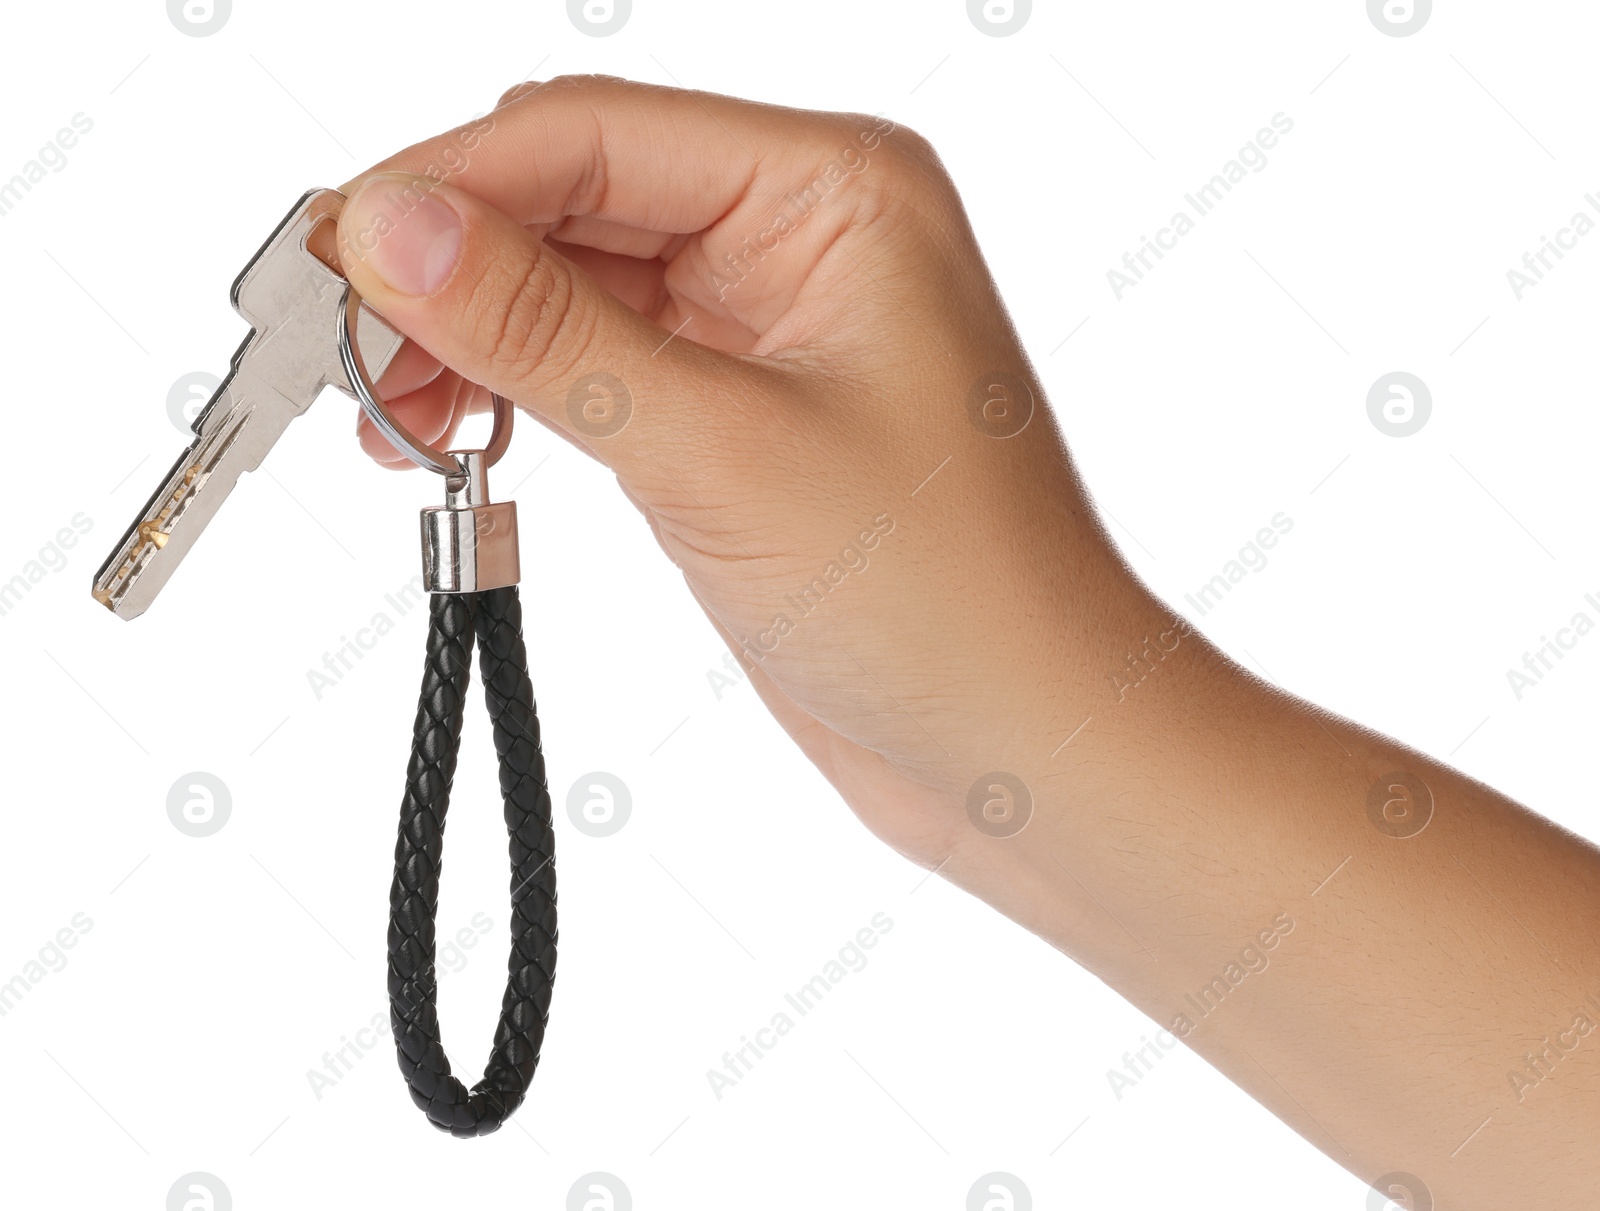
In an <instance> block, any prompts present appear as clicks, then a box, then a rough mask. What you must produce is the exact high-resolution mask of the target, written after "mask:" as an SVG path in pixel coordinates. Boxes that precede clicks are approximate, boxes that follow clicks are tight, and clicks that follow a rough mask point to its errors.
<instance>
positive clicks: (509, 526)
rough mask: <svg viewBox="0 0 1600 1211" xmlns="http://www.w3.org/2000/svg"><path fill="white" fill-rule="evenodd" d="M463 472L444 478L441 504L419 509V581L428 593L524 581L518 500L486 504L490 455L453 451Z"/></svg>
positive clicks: (470, 590) (500, 586)
mask: <svg viewBox="0 0 1600 1211" xmlns="http://www.w3.org/2000/svg"><path fill="white" fill-rule="evenodd" d="M450 453H451V455H452V456H453V457H454V458H456V459H457V460H458V461H459V462H460V464H461V466H462V468H463V470H464V472H465V473H464V474H454V475H446V476H445V481H444V486H445V492H444V501H445V503H444V504H443V506H438V505H435V506H433V507H430V508H427V509H424V510H422V579H423V583H424V585H425V586H426V588H427V590H428V592H430V593H478V592H482V591H483V590H485V589H503V588H505V587H506V586H508V585H514V584H516V583H517V582H518V581H519V580H521V579H522V561H521V558H520V556H519V554H518V551H517V502H516V501H514V500H508V501H505V502H503V503H501V504H497V505H495V504H490V503H489V482H488V463H489V461H490V460H489V457H488V455H487V454H486V453H485V452H484V451H482V450H453V451H451V452H450Z"/></svg>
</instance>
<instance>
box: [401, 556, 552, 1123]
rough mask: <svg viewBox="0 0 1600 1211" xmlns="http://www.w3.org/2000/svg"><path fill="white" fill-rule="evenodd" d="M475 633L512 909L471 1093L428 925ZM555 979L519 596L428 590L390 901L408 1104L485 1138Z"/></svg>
mask: <svg viewBox="0 0 1600 1211" xmlns="http://www.w3.org/2000/svg"><path fill="white" fill-rule="evenodd" d="M474 632H476V635H477V641H478V657H479V662H480V672H481V673H482V676H483V685H484V695H485V697H486V698H487V699H488V704H489V716H490V718H491V719H492V720H493V723H494V747H495V751H496V753H498V754H499V758H500V793H501V795H502V796H503V798H504V799H505V818H506V829H507V831H508V832H509V833H510V836H511V906H512V907H511V958H510V962H509V975H508V978H507V981H506V993H505V999H504V1001H503V1002H502V1004H501V1010H500V1025H499V1027H498V1029H496V1031H495V1036H494V1051H493V1053H492V1054H491V1055H490V1057H489V1064H488V1067H487V1068H486V1069H485V1070H484V1074H483V1079H482V1080H481V1081H479V1082H478V1083H477V1084H476V1085H474V1086H473V1087H472V1090H471V1091H470V1092H468V1090H467V1088H466V1086H464V1085H463V1084H462V1083H461V1082H460V1080H458V1079H457V1078H456V1077H455V1076H453V1075H452V1074H451V1071H450V1061H449V1060H448V1059H447V1058H446V1057H445V1053H444V1047H443V1046H442V1044H441V1043H440V1041H439V1015H438V1010H437V1005H436V996H437V992H438V984H437V974H436V972H435V969H434V917H435V914H436V913H437V911H438V907H439V869H440V856H441V853H442V851H443V842H444V822H445V812H446V811H447V810H448V808H449V806H450V783H451V780H452V779H453V778H454V776H455V769H456V754H457V750H458V749H459V747H460V741H461V720H462V716H463V713H464V708H465V701H466V693H467V686H468V683H469V682H470V680H471V673H472V664H471V661H472V642H473V635H474ZM555 969H556V874H555V838H554V835H553V834H552V832H551V829H550V792H549V789H548V787H547V786H546V785H545V773H544V754H543V752H542V751H541V749H540V747H539V718H538V716H537V715H536V714H535V713H534V705H533V686H532V684H531V683H530V682H529V680H528V657H527V652H526V650H525V649H524V646H523V642H522V604H521V602H520V600H519V599H518V597H517V590H516V588H515V586H513V587H510V588H504V589H491V590H488V591H486V592H482V593H476V594H452V593H436V594H433V596H432V599H431V602H430V606H429V619H428V659H427V665H426V668H425V669H424V672H423V677H422V699H421V702H420V703H419V704H418V707H417V723H416V729H415V732H414V733H413V736H412V750H411V764H410V766H409V767H408V768H407V771H406V794H405V800H404V801H403V802H402V804H401V806H400V837H399V841H398V842H397V843H396V845H395V855H394V885H393V886H392V887H391V889H390V891H389V1020H390V1023H391V1024H392V1025H393V1027H394V1041H395V1050H396V1053H397V1055H398V1057H399V1060H400V1071H401V1072H402V1073H403V1074H404V1075H405V1078H406V1084H407V1085H408V1086H410V1089H411V1099H412V1101H414V1102H416V1104H417V1105H418V1106H420V1107H422V1109H423V1111H424V1112H425V1113H426V1114H427V1116H428V1120H429V1121H430V1122H431V1123H433V1125H434V1126H435V1127H438V1128H439V1129H440V1130H441V1131H448V1132H450V1134H452V1135H455V1136H461V1137H463V1138H464V1137H467V1136H473V1135H487V1134H489V1133H490V1132H491V1131H494V1130H496V1129H498V1128H499V1126H500V1124H501V1123H503V1122H504V1121H505V1120H506V1119H507V1118H509V1117H510V1116H511V1114H512V1112H513V1111H515V1110H516V1108H517V1107H518V1106H520V1105H521V1104H522V1099H523V1098H524V1097H525V1096H526V1095H527V1092H528V1085H529V1083H530V1082H531V1081H532V1080H533V1072H534V1069H535V1068H536V1067H538V1064H539V1047H540V1044H541V1043H542V1042H543V1041H544V1028H545V1021H546V1019H547V1018H548V1017H549V1014H550V989H551V984H552V982H553V981H554V979H555Z"/></svg>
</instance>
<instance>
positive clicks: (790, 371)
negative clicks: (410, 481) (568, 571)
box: [339, 78, 1165, 868]
mask: <svg viewBox="0 0 1600 1211" xmlns="http://www.w3.org/2000/svg"><path fill="white" fill-rule="evenodd" d="M452 162H454V163H455V164H456V169H455V171H453V172H449V173H448V181H447V182H445V183H437V182H435V181H432V180H430V179H428V178H426V177H421V178H419V177H418V176H417V175H416V174H418V173H420V172H423V171H424V170H425V169H427V168H428V166H430V165H435V166H438V165H441V164H445V165H448V164H450V163H452ZM435 171H436V172H437V168H435ZM347 190H350V191H352V192H351V196H350V199H349V202H348V204H347V205H346V207H345V210H344V214H343V217H342V219H341V222H340V227H339V253H340V256H341V259H342V261H343V264H344V268H345V271H346V272H347V273H348V275H349V277H350V279H351V281H352V282H354V283H355V286H356V288H357V289H358V290H359V291H360V292H361V293H362V295H363V296H364V297H365V298H366V299H367V301H368V302H370V303H371V304H372V305H373V306H374V307H375V308H377V310H378V311H379V312H381V313H382V314H383V315H384V316H386V317H387V318H388V319H389V320H390V321H391V322H392V323H393V324H395V325H396V326H397V327H398V328H400V329H401V330H402V331H403V332H405V333H406V334H407V335H408V336H409V337H410V338H412V341H413V342H414V343H413V344H412V345H410V346H408V349H407V351H406V352H405V353H404V354H403V355H402V356H401V357H400V358H399V359H398V360H397V362H396V364H395V366H394V367H393V368H392V369H391V370H390V372H389V373H388V374H387V375H386V377H385V380H384V382H383V383H382V384H381V385H380V386H381V388H382V390H383V391H384V393H385V395H386V396H389V397H391V398H390V399H389V403H390V406H391V407H392V408H393V410H394V411H395V413H396V414H397V415H398V416H399V417H400V418H401V419H402V421H403V423H405V424H406V425H407V426H408V427H410V428H411V429H412V430H413V432H415V433H417V434H418V435H419V436H420V437H421V438H422V439H423V440H435V439H442V438H446V437H448V435H449V434H451V433H453V431H454V429H455V427H456V425H457V424H458V423H459V421H460V420H461V418H462V417H463V416H464V415H465V414H466V413H467V411H468V410H470V409H471V408H472V407H474V406H482V405H483V404H484V402H485V401H486V400H487V398H488V392H487V391H486V390H484V389H483V388H490V389H493V390H494V391H498V392H500V393H501V394H503V395H505V396H507V397H509V398H510V399H512V400H513V401H515V402H516V403H517V404H519V405H520V406H522V407H523V408H525V409H527V410H528V411H530V412H531V413H532V414H533V415H534V416H536V417H538V418H539V419H540V420H542V421H544V422H545V423H546V424H548V425H549V426H551V427H552V428H553V429H555V430H556V431H557V432H558V433H560V434H562V435H563V436H565V437H566V438H568V439H569V440H571V441H573V442H574V443H575V444H577V445H578V446H580V447H581V448H583V449H585V450H587V451H589V452H590V453H591V454H593V455H594V456H595V457H596V458H599V459H600V460H602V461H603V462H605V463H606V464H607V465H608V466H610V467H611V468H612V469H613V470H615V471H616V473H617V478H618V481H619V483H620V484H621V486H622V489H623V491H624V492H625V493H627V495H628V496H629V497H630V498H631V499H632V500H633V502H634V503H635V504H636V505H637V506H638V507H639V509H640V511H641V512H642V513H643V514H644V516H645V518H646V519H647V520H648V522H649V524H650V526H651V528H652V530H653V531H654V532H655V535H656V537H657V539H658V540H659V542H660V544H661V546H662V548H663V550H665V551H666V553H667V555H668V556H669V557H670V558H671V559H672V560H673V561H674V562H675V563H676V564H677V565H678V566H679V567H680V568H682V570H683V574H684V578H685V580H686V581H687V582H688V585H689V588H690V591H691V592H692V593H694V595H695V596H696V598H697V599H698V600H699V602H700V604H701V605H702V606H703V607H704V609H705V611H706V613H707V615H708V616H709V617H710V619H711V621H712V623H713V625H714V626H716V628H717V629H718V631H719V632H721V634H722V636H723V637H724V639H725V640H727V642H728V644H729V646H730V648H731V649H732V650H733V651H734V652H735V653H736V654H738V655H739V657H740V659H741V662H742V663H743V664H744V666H745V667H746V669H747V670H748V671H749V673H750V677H751V680H752V682H753V684H754V686H755V688H756V689H757V691H758V692H759V693H760V695H761V698H762V700H763V701H764V702H765V703H766V704H767V706H768V707H769V708H770V709H771V711H772V712H773V714H774V715H775V716H776V717H777V719H778V720H779V721H780V723H782V725H783V726H784V727H785V728H786V729H787V730H788V732H789V734H790V735H791V736H793V737H794V739H795V741H796V743H798V744H799V745H800V747H801V748H802V749H803V750H804V751H805V753H806V754H807V756H809V757H810V758H811V759H812V760H813V761H814V762H815V763H816V764H817V766H818V767H819V768H820V769H821V770H822V772H823V773H824V774H825V775H826V776H827V777H828V778H829V779H830V780H831V781H832V782H833V784H834V785H835V786H836V787H837V788H838V789H839V791H840V793H841V794H842V795H843V797H844V798H845V800H846V801H847V802H848V803H849V804H850V805H851V806H852V807H853V808H854V809H855V810H856V812H857V813H858V814H859V815H860V816H861V817H862V819H863V820H865V821H866V823H867V824H868V826H869V827H871V828H872V829H873V830H874V831H875V832H877V833H878V834H879V835H880V836H882V837H883V838H884V839H886V840H887V841H889V842H890V843H891V844H893V845H895V846H896V847H898V848H899V849H900V850H901V851H902V852H904V853H907V854H909V855H910V856H912V857H913V858H915V859H916V860H918V861H920V862H922V863H924V864H925V865H929V866H933V865H936V864H938V863H941V862H943V861H945V860H946V859H948V858H950V857H951V854H952V852H953V851H954V850H955V849H958V848H961V847H962V846H963V845H964V844H966V843H968V842H970V841H972V840H973V839H976V840H978V841H982V840H983V839H984V836H983V834H982V833H980V832H978V831H977V830H975V829H974V828H973V827H972V826H971V823H970V821H969V819H968V815H967V795H968V792H969V790H970V789H971V788H972V787H973V784H974V781H975V780H976V779H978V778H979V777H980V776H981V775H986V774H988V773H991V772H993V771H1006V772H1009V773H1011V774H1013V775H1014V776H1016V777H1018V778H1019V779H1021V781H1022V782H1023V783H1025V784H1026V785H1029V786H1042V785H1043V779H1044V778H1045V777H1047V776H1048V774H1047V771H1046V766H1047V765H1048V759H1049V757H1050V755H1051V752H1052V750H1053V749H1055V748H1056V747H1057V745H1058V744H1059V743H1060V742H1061V741H1062V740H1063V739H1065V738H1066V737H1067V736H1068V735H1069V734H1070V733H1071V732H1072V730H1073V729H1074V728H1075V727H1076V726H1077V725H1078V724H1079V723H1080V722H1082V720H1083V717H1084V715H1085V714H1086V713H1088V711H1089V710H1091V709H1093V707H1092V704H1091V705H1085V703H1086V701H1088V699H1089V697H1090V696H1096V697H1102V698H1103V697H1104V696H1105V695H1106V693H1107V692H1108V690H1109V688H1110V687H1109V684H1108V683H1107V682H1106V679H1105V678H1104V670H1101V669H1098V668H1096V669H1093V670H1092V671H1090V672H1085V673H1082V674H1076V673H1072V672H1070V671H1069V670H1071V669H1073V668H1074V667H1075V664H1076V662H1075V661H1074V660H1073V659H1072V657H1073V656H1074V655H1075V654H1076V653H1077V652H1080V651H1082V650H1084V649H1086V648H1090V649H1096V650H1097V649H1099V648H1103V647H1107V646H1115V644H1116V643H1120V642H1122V635H1123V632H1124V631H1126V630H1127V629H1128V628H1129V627H1138V626H1140V625H1143V624H1142V621H1140V619H1141V618H1144V617H1148V618H1151V619H1155V620H1156V621H1157V623H1158V625H1165V624H1164V623H1161V621H1160V618H1161V616H1160V612H1159V608H1158V607H1157V606H1156V605H1155V604H1154V603H1153V602H1151V601H1150V599H1149V598H1148V597H1147V596H1146V595H1145V594H1144V593H1143V591H1142V590H1141V589H1139V588H1138V587H1137V586H1136V585H1135V584H1134V583H1133V581H1132V579H1131V578H1130V577H1129V576H1128V575H1127V574H1126V573H1125V571H1124V570H1123V567H1122V565H1121V563H1120V562H1119V560H1118V558H1117V557H1116V555H1115V553H1114V552H1113V551H1112V549H1111V547H1110V546H1109V544H1108V543H1107V542H1106V541H1105V539H1104V537H1103V536H1102V534H1101V532H1100V530H1099V528H1098V526H1097V524H1096V522H1095V521H1094V520H1093V514H1092V512H1091V510H1090V509H1089V507H1088V505H1087V502H1086V501H1085V499H1084V496H1083V493H1082V491H1081V489H1080V488H1079V486H1078V484H1077V482H1076V480H1075V479H1074V476H1073V474H1072V471H1071V468H1070V466H1069V463H1068V460H1067V456H1066V453H1065V450H1064V448H1063V445H1062V442H1061V439H1060V436H1059V434H1058V433H1057V430H1056V428H1055V425H1054V423H1053V421H1052V419H1051V416H1050V414H1049V412H1048V410H1047V409H1046V406H1045V401H1044V397H1043V393H1042V392H1041V391H1040V389H1039V385H1038V382H1037V380H1036V379H1035V377H1034V375H1033V373H1032V371H1031V369H1030V367H1029V365H1028V361H1027V358H1026V356H1025V355H1024V354H1023V352H1022V350H1021V348H1020V347H1019V345H1018V343H1017V340H1016V337H1015V335H1014V333H1013V331H1012V328H1011V325H1010V322H1009V320H1008V318H1007V316H1006V313H1005V309H1004V307H1003V305H1002V304H1001V301H1000V299H999V297H998V296H997V294H996V292H995V287H994V284H993V282H992V281H991V280H990V277H989V274H988V272H987V270H986V269H985V266H984V263H983V259H982V257H981V255H980V254H979V251H978V248H977V246H976V243H975V241H974V239H973V235H972V232H971V230H970V228H969V226H968V223H967V220H966V217H965V215H964V213H963V211H962V208H961V204H960V200H959V198H958V197H957V194H956V191H955V188H954V187H953V186H952V184H951V183H950V181H949V179H948V177H947V176H946V175H945V173H944V171H943V170H942V168H941V166H940V164H939V161H938V159H937V157H936V156H935V155H934V153H933V151H932V150H931V149H930V148H929V147H928V146H927V144H926V143H925V142H924V141H923V140H921V139H920V138H918V137H917V136H916V135H914V134H912V133H911V132H909V131H906V130H903V129H898V128H896V127H895V126H894V125H893V124H892V123H889V122H887V121H885V120H883V119H879V118H872V117H865V116H858V115H840V114H819V113H803V112H798V111H795V110H789V109H779V108H775V107H770V106H763V105H756V104H752V103H749V102H745V101H737V100H732V99H729V98H725V97H718V96H711V95H705V94H696V93H689V92H684V91H680V90H676V89H666V88H653V87H646V86H642V85H638V84H632V83H629V82H626V81H622V80H613V79H602V78H582V79H561V80H555V81H552V82H550V83H547V84H541V85H535V86H523V87H519V88H517V89H514V90H512V92H510V93H508V94H507V95H506V97H505V98H503V100H502V102H501V105H500V107H499V108H498V109H496V110H495V111H494V112H493V113H492V114H491V115H489V117H488V118H486V119H484V120H482V121H480V122H478V123H475V124H472V125H469V126H468V127H464V128H461V129H460V130H457V131H453V132H450V133H447V134H445V135H443V136H440V137H439V138H437V139H433V140H430V141H428V142H425V143H422V144H419V145H417V146H416V147H413V148H411V149H409V150H407V151H405V152H402V153H401V154H400V155H398V156H395V157H393V158H392V159H390V160H387V161H385V162H384V163H382V164H380V165H378V166H377V167H376V169H374V171H373V173H372V174H367V175H364V176H363V177H361V178H359V179H358V180H357V182H355V183H353V185H351V186H347ZM423 350H426V351H427V352H426V353H424V352H423ZM435 359H437V360H435ZM474 384H482V385H483V386H482V387H476V386H474ZM590 401H592V402H590ZM629 401H631V411H630V410H629V408H630V405H629ZM362 441H363V443H364V444H365V446H366V448H367V449H368V451H369V452H370V453H371V454H372V455H373V456H374V457H375V458H378V459H379V460H380V461H385V462H388V463H390V464H391V465H401V466H404V465H409V464H406V463H404V462H403V460H400V459H399V456H398V455H396V454H395V452H394V451H393V450H392V449H391V448H390V447H389V445H388V444H387V442H386V441H385V440H384V439H383V438H382V436H381V435H379V434H378V433H377V432H376V431H375V430H374V429H372V428H371V426H370V425H368V424H366V423H365V422H363V425H362ZM1041 552H1048V556H1044V555H1042V554H1041ZM1129 615H1132V616H1133V617H1132V619H1131V620H1130V619H1129V617H1128V616H1129ZM1108 617H1109V618H1110V619H1112V620H1114V623H1115V626H1116V631H1115V635H1114V637H1113V638H1111V639H1107V637H1106V636H1105V635H1100V634H1096V632H1097V631H1099V630H1100V629H1101V628H1104V627H1105V626H1106V625H1107V623H1108ZM1091 682H1092V683H1093V684H1092V685H1091V684H1090V683H1091ZM981 793H982V794H983V795H985V796H987V795H989V794H990V792H989V791H988V788H987V786H985V787H984V788H983V789H982V791H981ZM1000 797H1001V800H1003V799H1004V797H1005V794H1004V792H1001V793H1000ZM1010 806H1011V807H1012V809H1013V810H1021V811H1025V810H1028V807H1027V804H1026V803H1023V804H1015V805H1010ZM1007 808H1008V805H1007V804H1006V803H1004V802H1003V801H1001V802H998V803H997V805H996V807H995V808H993V809H992V810H994V811H998V812H1000V813H1002V814H1003V813H1004V812H1005V811H1006V810H1007ZM958 868H959V864H958Z"/></svg>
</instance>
